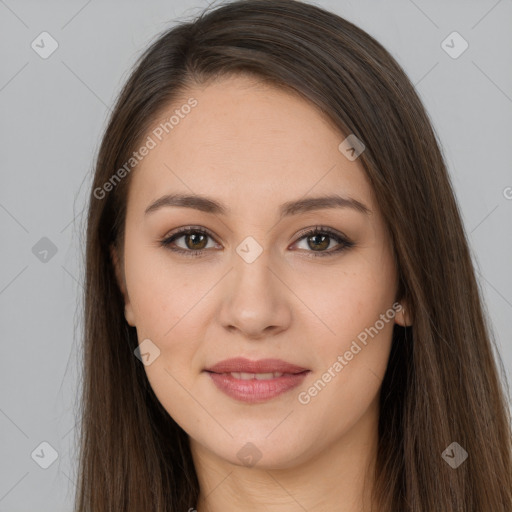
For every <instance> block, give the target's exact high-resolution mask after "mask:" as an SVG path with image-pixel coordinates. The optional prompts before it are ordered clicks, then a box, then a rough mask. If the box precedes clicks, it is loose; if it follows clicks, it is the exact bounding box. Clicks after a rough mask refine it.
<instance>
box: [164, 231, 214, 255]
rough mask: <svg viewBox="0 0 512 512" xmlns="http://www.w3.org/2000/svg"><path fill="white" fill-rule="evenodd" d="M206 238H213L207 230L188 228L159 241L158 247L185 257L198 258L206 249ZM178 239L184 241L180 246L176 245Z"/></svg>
mask: <svg viewBox="0 0 512 512" xmlns="http://www.w3.org/2000/svg"><path fill="white" fill-rule="evenodd" d="M208 238H213V236H212V235H211V234H210V233H209V232H208V231H207V230H205V229H203V228H199V227H198V228H195V227H193V226H188V227H187V228H184V229H181V230H179V231H177V232H175V233H173V234H172V235H170V236H168V237H166V238H164V239H163V240H161V241H160V245H162V246H163V247H167V248H168V249H170V250H171V251H174V252H177V253H180V254H184V255H185V256H200V255H201V254H203V252H204V250H205V249H207V248H208V241H207V239H208ZM180 239H183V240H184V242H183V243H184V245H182V246H180V245H178V244H176V241H177V240H180ZM173 245H174V246H173Z"/></svg>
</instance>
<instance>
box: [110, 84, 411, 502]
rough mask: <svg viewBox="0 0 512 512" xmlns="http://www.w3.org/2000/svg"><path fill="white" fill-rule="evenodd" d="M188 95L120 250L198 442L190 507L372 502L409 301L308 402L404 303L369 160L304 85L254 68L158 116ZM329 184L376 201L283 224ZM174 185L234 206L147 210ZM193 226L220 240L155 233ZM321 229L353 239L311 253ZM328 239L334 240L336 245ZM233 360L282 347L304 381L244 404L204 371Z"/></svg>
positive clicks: (164, 396) (175, 413)
mask: <svg viewBox="0 0 512 512" xmlns="http://www.w3.org/2000/svg"><path fill="white" fill-rule="evenodd" d="M189 97H194V98H196V99H197V101H198V105H197V106H196V107H195V108H194V109H193V110H192V111H191V112H190V113H189V114H188V115H187V116H186V117H185V118H184V119H182V120H180V123H179V124H178V125H177V126H175V127H174V129H173V130H172V131H171V132H170V133H169V134H168V135H167V136H166V137H164V138H163V140H162V141H161V142H160V143H159V144H158V145H157V146H156V147H155V148H154V149H152V150H151V151H150V152H149V154H148V155H147V156H146V157H145V158H144V159H143V160H142V161H141V162H140V163H139V164H138V165H137V167H136V169H135V170H134V171H133V175H132V179H133V181H132V183H131V184H130V190H129V194H128V206H127V217H126V231H125V245H124V254H123V255H119V254H117V253H116V252H115V251H114V250H113V251H112V257H113V259H114V263H115V265H116V271H117V277H118V281H119V284H120V287H121V289H122V291H123V294H124V297H125V316H126V320H127V322H128V323H129V324H130V325H132V326H135V327H136V329H137V334H138V338H139V343H140V342H142V341H143V340H145V339H146V338H149V339H150V340H151V341H152V343H154V344H155V345H156V346H157V347H158V348H159V350H160V355H159V356H158V357H157V358H156V359H155V360H154V362H152V363H151V364H150V365H148V366H145V370H146V374H147V377H148V379H149V382H150V384H151V386H152V388H153V390H154V391H155V394H156V396H157V397H158V399H159V400H160V401H161V403H162V405H163V406H164V407H165V409H166V410H167V411H168V412H169V414H170V415H171V416H172V417H173V418H174V419H175V420H176V421H177V423H178V424H180V426H181V427H182V428H183V429H184V430H185V431H186V432H187V434H188V435H189V438H190V445H191V450H192V454H193V458H194V463H195V466H196V471H197V474H198V478H199V482H200V486H201V496H200V501H199V504H194V503H191V504H190V506H191V507H195V506H197V510H198V511H199V512H207V511H209V512H211V511H213V512H218V511H222V512H226V511H235V510H247V511H261V510H269V509H270V508H269V507H271V509H272V510H273V511H277V512H280V511H287V512H288V511H292V510H293V511H295V510H304V509H305V510H308V511H309V512H322V511H328V510H329V511H332V510H337V511H341V512H352V511H358V512H360V511H361V510H367V509H368V507H369V491H370V489H371V485H372V479H371V477H369V476H368V477H367V479H366V487H365V486H364V483H365V475H366V473H365V472H366V471H367V470H369V471H370V470H372V469H373V464H374V458H375V454H376V448H377V421H378V415H379V407H378V398H379V391H380V386H381V381H382V378H383V376H384V373H385V370H386V366H387V362H388V357H389V352H390V348H391V335H392V329H393V322H396V323H399V324H401V325H406V324H407V325H408V324H409V323H408V318H407V317H406V316H404V312H403V311H402V312H400V313H398V314H397V315H396V316H395V317H394V319H392V320H391V321H389V322H388V323H386V324H385V327H384V328H383V329H381V330H380V331H379V333H378V335H376V336H374V337H373V339H372V338H370V341H369V342H368V344H367V345H366V346H365V347H364V348H363V349H362V350H361V351H360V352H359V353H358V354H357V355H356V356H354V358H353V359H352V360H351V361H350V362H348V364H347V365H346V366H345V367H344V368H343V370H342V371H341V372H339V373H337V374H336V376H335V377H334V378H332V380H331V382H329V383H328V384H327V385H326V386H325V387H324V388H323V389H322V390H321V392H319V393H318V394H317V395H316V396H315V397H313V398H311V401H310V402H309V403H308V404H307V405H303V404H301V403H300V402H299V400H298V395H299V393H300V392H301V391H304V390H306V391H307V389H308V388H310V387H311V386H312V385H313V383H314V382H316V381H317V380H318V379H319V378H321V376H322V374H324V373H325V372H326V371H327V370H328V368H330V367H332V366H333V364H334V363H335V362H336V361H337V358H338V356H339V355H343V354H344V353H345V352H346V351H347V350H348V349H349V348H350V346H351V343H352V342H353V340H355V339H356V338H357V336H358V334H359V333H361V332H362V331H364V330H365V328H369V327H370V326H373V325H374V324H375V322H376V321H377V320H378V319H379V315H381V314H383V313H385V312H386V310H389V309H390V308H391V306H392V304H393V303H394V302H395V301H396V300H397V297H396V293H397V285H398V282H397V269H396V268H395V264H394V260H393V248H392V246H391V242H390V237H389V233H388V231H387V229H386V226H385V224H384V221H383V218H382V216H381V213H380V212H379V209H378V205H377V203H376V201H375V198H374V197H373V192H372V189H371V186H370V183H369V181H368V179H367V178H366V175H365V173H364V170H363V167H362V165H361V163H360V161H359V160H358V159H356V160H355V161H349V160H348V159H347V158H345V156H344V155H342V154H341V152H340V151H339V150H338V145H339V144H340V143H341V141H342V140H343V139H344V138H345V136H344V135H343V134H341V133H340V132H339V131H338V130H337V129H336V128H335V127H334V125H333V124H332V123H330V122H329V120H328V119H327V118H326V117H325V116H324V115H322V114H321V113H320V112H319V111H318V110H317V109H316V108H315V107H314V106H312V105H311V104H309V103H308V102H306V101H304V100H303V99H302V98H300V97H298V96H296V95H294V94H291V93H289V92H287V91H285V90H281V89H278V88H275V87H273V86H270V85H265V84H263V83H260V82H259V81H258V80H256V79H254V78H251V77H247V76H237V77H229V78H223V79H218V80H217V81H215V82H212V83H210V84H209V85H207V86H202V87H200V86H197V87H194V88H193V89H191V90H189V91H187V93H186V95H184V96H183V98H180V101H176V102H174V103H173V104H172V105H171V106H169V109H168V111H166V112H164V113H162V119H163V118H168V117H169V116H170V115H172V113H173V111H174V109H176V108H178V107H179V106H180V105H182V104H183V103H185V102H186V100H187V98H189ZM181 100H183V101H181ZM248 120H250V122H248ZM158 122H160V119H159V120H158ZM158 122H157V123H155V125H156V124H158ZM148 133H151V132H148ZM333 192H336V193H338V194H339V195H343V196H350V197H352V198H354V199H357V200H358V201H360V202H361V203H363V204H364V205H366V206H367V207H368V209H369V210H370V211H371V213H370V214H363V213H361V212H358V211H356V210H355V209H352V208H330V209H322V210H317V211H310V212H303V213H299V214H297V215H294V216H290V217H286V218H283V219H282V220H279V217H278V209H279V206H280V205H281V204H282V203H285V202H287V201H293V200H297V199H303V198H304V197H306V196H307V197H313V196H315V197H316V196H322V195H328V194H332V193H333ZM168 193H185V194H189V193H194V194H201V195H207V196H209V197H212V198H214V199H215V200H217V201H218V202H221V203H222V204H223V205H225V207H226V208H228V209H229V214H227V215H221V214H212V213H206V212H202V211H199V210H196V209H193V208H187V207H176V206H172V207H163V208H161V209H158V210H156V211H154V212H152V213H150V214H147V215H145V214H144V211H145V209H146V208H147V207H148V206H149V205H150V204H151V203H152V202H153V201H155V200H156V199H158V198H159V197H161V196H162V195H164V194H168ZM190 225H194V226H200V227H203V228H206V229H208V230H210V231H211V232H212V234H213V236H214V237H213V238H209V237H208V238H207V244H208V245H207V248H206V249H204V251H205V252H204V253H203V255H201V256H199V257H187V256H185V255H181V254H177V253H173V252H172V251H171V249H170V248H169V247H167V248H166V247H162V246H161V245H159V240H161V239H163V238H164V237H166V235H168V234H169V233H171V231H175V230H176V229H177V228H181V227H187V226H190ZM316 225H322V226H327V227H330V228H332V229H333V230H335V231H337V232H340V233H343V234H345V235H346V236H347V237H348V238H349V239H350V240H351V241H352V242H354V244H355V245H354V246H353V247H351V248H347V249H346V250H344V251H342V252H339V253H337V254H334V255H332V256H325V257H321V256H316V257H315V254H318V252H315V250H314V249H315V247H316V246H315V243H314V242H315V241H314V240H313V241H312V243H310V244H308V238H307V237H306V238H304V237H303V236H301V232H302V231H304V229H305V228H310V227H311V228H312V227H314V226H316ZM248 236H251V237H253V238H254V239H255V240H256V241H257V242H258V243H259V245H260V246H261V248H262V250H263V252H262V253H261V255H260V256H259V257H258V258H257V259H256V260H255V261H254V262H252V263H247V262H246V261H245V260H244V259H242V258H241V257H240V256H239V254H238V253H237V252H236V248H237V246H238V245H239V244H240V243H241V242H242V241H243V240H244V239H245V238H246V237H248ZM309 240H310V242H311V237H309ZM327 240H328V242H329V246H328V248H324V249H322V250H323V251H324V252H328V251H330V250H332V249H334V248H336V247H339V245H338V242H337V241H336V239H334V238H330V239H327ZM194 243H195V244H198V242H197V241H195V242H194V241H191V240H190V239H188V245H187V237H186V236H182V237H181V238H180V239H178V240H176V241H175V246H176V245H177V246H178V247H181V248H182V249H184V250H187V249H188V250H189V251H191V252H192V251H194V250H197V249H194V248H195V247H196V246H195V245H194ZM316 243H317V244H318V242H316ZM201 247H203V246H201ZM322 247H323V246H322ZM123 256H124V257H123ZM402 305H403V306H404V307H406V305H405V304H403V303H402ZM237 356H244V357H246V358H248V359H253V360H257V359H261V358H267V357H269V358H280V359H283V360H285V361H288V362H291V363H294V364H297V365H299V366H302V367H304V368H307V369H309V370H310V373H309V374H308V376H307V377H306V380H305V381H304V383H303V384H302V385H301V386H300V387H299V388H296V389H293V390H291V391H288V392H286V393H285V394H283V395H280V396H278V397H276V398H273V399H271V400H269V401H267V402H263V403H253V404H248V403H243V402H239V401H237V400H234V399H232V398H230V397H228V396H227V395H225V394H224V393H222V392H221V391H219V390H218V389H217V388H216V386H215V385H214V384H213V383H212V381H211V379H210V377H209V376H208V374H206V373H205V372H203V369H204V368H206V367H208V366H211V365H213V364H214V363H216V362H219V361H221V360H224V359H227V358H231V357H237ZM247 442H251V443H252V444H253V445H254V446H256V447H257V449H258V450H259V453H260V454H261V458H260V459H259V461H258V462H257V463H256V465H254V466H252V467H250V466H248V465H244V463H243V462H242V461H241V460H240V459H239V458H238V457H237V453H238V451H239V450H240V449H241V448H242V447H243V446H244V445H245V444H246V443H247Z"/></svg>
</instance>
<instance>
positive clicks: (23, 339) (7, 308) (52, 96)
mask: <svg viewBox="0 0 512 512" xmlns="http://www.w3.org/2000/svg"><path fill="white" fill-rule="evenodd" d="M317 3H318V5H321V6H323V7H326V8H328V9H330V10H333V11H335V12H337V13H338V14H340V15H342V16H344V17H346V18H347V19H349V20H350V21H352V22H354V23H356V24H357V25H358V26H360V27H361V28H363V29H364V30H366V31H367V32H369V33H370V34H371V35H373V36H374V37H376V39H377V40H378V41H380V42H381V43H382V44H383V45H384V46H385V47H386V48H387V49H388V50H389V51H390V52H391V53H392V54H393V55H394V56H395V58H396V59H397V60H398V62H399V63H400V64H401V65H402V66H403V67H404V69H405V71H406V72H407V73H408V75H409V76H410V77H411V79H412V81H413V82H414V83H415V84H416V86H417V90H418V92H419V94H420V96H421V98H422V99H423V101H424V103H425V106H426V108H427V110H428V112H429V114H430V116H431V118H432V122H433V124H434V127H435V129H436V131H437V133H438V135H439V137H440V140H441V141H442V146H443V151H444V154H445V157H446V160H447V164H448V167H449V170H450V173H451V176H452V179H453V182H454V186H455V189H456V194H457V198H458V200H459V203H460V206H461V211H462V215H463V219H464V223H465V226H466V230H467V233H468V236H469V241H470V244H471V247H472V251H473V255H474V260H475V264H476V265H477V269H478V272H477V276H478V278H479V281H480V284H481V287H482V290H483V293H484V297H485V299H486V303H487V309H488V314H489V316H490V319H491V321H492V324H493V326H494V329H495V333H496V338H497V343H498V345H499V346H500V347H501V352H502V356H503V360H504V364H505V367H506V371H507V372H508V375H509V378H510V376H511V375H512V344H511V338H512V336H511V335H512V326H511V323H510V318H511V315H512V272H511V269H510V263H511V257H510V254H511V252H512V251H511V249H512V229H511V227H512V222H511V218H512V188H507V187H512V172H511V162H512V159H511V156H512V155H511V153H512V67H511V65H512V58H511V57H512V44H511V43H512V30H511V27H512V0H500V1H496V0H482V1H467V0H465V1H451V2H446V1H428V2H427V1H426V0H414V1H412V0H394V1H387V2H383V1H369V0H365V1H357V2H356V1H346V0H339V1H337V2H335V1H332V0H331V1H326V0H325V1H319V2H317ZM206 5H207V2H204V1H184V0H183V1H169V0H166V1H163V0H159V1H152V2H149V3H148V2H142V1H133V0H132V1H124V2H121V1H118V2H115V1H108V2H107V1H102V2H100V1H98V0H92V1H88V2H87V1H83V0H78V1H69V0H68V1H66V2H64V1H63V0H61V1H48V2H44V3H43V2H40V1H39V2H36V1H27V0H25V1H16V0H5V1H2V0H0V34H1V35H0V38H1V46H0V52H1V66H0V109H1V110H0V119H1V132H0V135H1V140H2V152H1V166H0V169H1V170H0V173H1V188H0V226H1V229H2V235H1V237H2V241H1V245H0V254H1V267H0V315H1V316H0V322H1V323H0V325H1V336H2V338H1V339H2V352H3V357H2V359H1V360H0V375H1V387H0V434H1V447H0V512H2V511H9V512H16V511H24V512H28V511H35V510H38V511H52V512H57V511H70V510H71V509H72V501H73V493H74V481H75V472H74V471H75V460H76V459H75V455H74V442H75V439H74V434H75V432H76V429H74V428H73V427H74V425H75V410H74V407H75V399H76V393H77V385H78V358H77V355H78V351H77V347H78V346H79V343H80V339H79V334H80V325H81V324H80V322H81V320H80V311H79V301H78V298H79V295H80V293H81V291H82V290H81V286H82V284H81V281H82V275H83V274H82V268H83V266H82V257H83V256H82V253H83V247H82V242H83V240H82V238H81V234H80V233H81V229H82V225H83V220H84V218H85V216H84V215H82V212H83V209H84V205H85V203H86V197H87V192H88V189H89V186H90V183H91V169H92V163H93V158H94V156H95V154H96V151H97V149H98V146H99V140H100V136H101V133H102V130H103V128H104V127H105V123H106V117H107V114H108V112H109V108H111V106H112V104H113V101H114V99H115V97H116V94H117V93H118V92H119V90H120V87H121V85H122V83H123V81H124V80H125V79H126V78H127V76H128V72H129V68H130V66H131V65H132V64H133V62H134V60H135V59H136V57H137V56H138V55H139V54H140V53H141V51H142V50H143V49H144V48H145V47H146V46H147V44H148V43H149V42H150V41H151V40H153V39H154V38H155V37H156V36H157V35H158V34H159V33H161V32H162V31H163V30H164V29H166V28H167V27H169V26H170V25H171V24H172V23H173V20H178V19H184V18H187V17H188V16H191V15H195V14H198V13H199V11H200V10H201V9H202V8H203V7H206ZM43 31H47V32H49V33H50V34H51V36H52V37H53V38H54V39H55V40H56V41H57V42H58V45H59V46H58V49H57V50H56V51H55V52H54V53H53V54H52V55H51V56H50V57H49V58H47V59H42V58H41V57H40V56H39V55H38V54H37V53H36V52H35V51H34V50H33V49H32V48H31V43H32V41H34V40H36V42H37V41H38V40H39V41H40V39H36V38H37V37H38V36H39V34H40V33H41V32H43ZM453 31H457V32H459V33H460V34H461V35H462V37H463V38H464V39H465V40H466V41H467V42H468V43H469V47H468V49H467V50H466V51H465V52H464V53H462V55H460V56H459V57H458V58H456V59H454V58H452V57H450V56H449V55H448V54H447V53H446V52H445V50H444V49H443V48H442V46H441V43H442V41H443V40H445V38H446V37H447V36H448V35H449V34H450V33H452V32H453ZM448 41H450V40H448ZM448 44H450V45H451V46H454V49H452V51H454V50H457V49H459V48H461V46H460V44H459V42H457V41H455V42H454V43H453V44H452V43H451V42H448ZM45 47H46V48H48V44H45ZM507 196H508V199H507ZM43 237H47V238H48V239H49V240H51V242H52V244H53V245H54V246H55V249H56V251H57V252H56V253H55V254H54V255H52V252H51V251H50V252H49V253H48V254H46V255H44V253H42V252H38V251H41V250H43V249H44V248H45V247H47V246H48V241H46V240H44V241H42V242H40V239H41V238H43ZM38 243H39V245H36V244H38ZM34 246H36V249H34V250H33V247H34ZM432 249H433V250H435V247H433V248H432ZM41 258H43V259H44V258H46V261H41ZM43 441H46V442H48V443H49V444H50V445H51V446H53V447H54V448H55V450H56V451H57V453H58V458H57V459H56V461H55V462H54V463H53V464H52V465H51V466H50V467H49V468H48V469H46V470H45V469H42V468H41V467H40V466H39V465H38V464H36V462H35V460H39V461H42V459H44V457H48V456H49V453H50V452H49V450H48V449H46V450H45V449H44V447H43V450H45V451H44V454H45V455H44V457H43V456H42V455H41V449H40V448H39V449H38V450H36V454H37V453H39V454H40V457H39V459H38V458H37V456H36V455H34V459H35V460H33V459H32V458H31V454H32V453H33V451H34V450H35V449H36V448H38V447H39V445H40V443H41V442H43Z"/></svg>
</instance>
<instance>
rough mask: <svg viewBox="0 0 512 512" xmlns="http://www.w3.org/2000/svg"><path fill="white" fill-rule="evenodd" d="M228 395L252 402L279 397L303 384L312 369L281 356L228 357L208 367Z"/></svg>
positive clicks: (210, 373)
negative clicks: (288, 361)
mask: <svg viewBox="0 0 512 512" xmlns="http://www.w3.org/2000/svg"><path fill="white" fill-rule="evenodd" d="M205 371H206V372H207V373H208V375H209V376H210V378H211V380H212V381H213V383H214V384H215V386H216V387H217V388H218V389H219V390H220V391H222V392H223V393H225V394H226V395H227V396H229V397H231V398H234V399H235V400H238V401H241V402H248V403H258V402H264V401H267V400H270V399H272V398H275V397H277V396H279V395H281V394H283V393H286V392H287V391H290V390H292V389H293V388H296V387H297V386H299V385H300V384H301V383H302V381H303V380H304V378H305V377H306V375H307V374H308V373H309V370H308V369H306V368H302V367H301V366H297V365H294V364H291V363H287V362H286V361H282V360H280V359H260V360H259V361H250V360H249V359H245V358H242V357H238V358H234V359H227V360H225V361H221V362H220V363H217V364H215V365H214V366H211V367H210V368H207V369H205Z"/></svg>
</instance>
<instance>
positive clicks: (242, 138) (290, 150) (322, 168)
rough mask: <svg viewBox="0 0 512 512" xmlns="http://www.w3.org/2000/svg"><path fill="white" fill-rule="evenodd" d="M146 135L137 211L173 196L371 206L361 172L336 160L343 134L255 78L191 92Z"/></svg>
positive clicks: (134, 193) (136, 177)
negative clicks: (332, 196)
mask: <svg viewBox="0 0 512 512" xmlns="http://www.w3.org/2000/svg"><path fill="white" fill-rule="evenodd" d="M187 105H194V106H193V107H186V106H187ZM147 137H149V138H151V140H152V142H153V144H151V145H152V146H154V147H152V149H150V150H149V151H148V152H147V154H146V156H144V157H143V158H142V160H141V161H140V162H139V163H138V164H137V166H136V168H135V169H134V171H133V176H132V183H131V186H130V192H129V203H131V202H133V203H140V206H141V207H142V205H143V204H144V203H148V202H149V201H151V200H152V199H154V198H155V197H156V196H158V195H161V194H162V193H169V192H173V191H179V192H186V193H190V192H193V193H198V194H199V193H204V194H208V195H215V196H216V197H218V198H219V199H221V200H222V201H226V202H228V203H229V202H232V203H233V202H236V200H238V199H240V197H241V196H243V197H244V198H245V200H246V201H250V200H251V199H252V200H253V201H255V202H260V208H261V206H262V205H261V201H262V200H264V205H269V204H271V203H272V202H273V200H274V199H275V200H276V202H279V203H282V202H284V201H286V200H290V199H296V198H298V197H301V196H304V195H306V194H308V193H314V194H315V195H317V194H320V193H333V192H338V193H341V194H344V195H357V196H358V198H359V199H360V200H361V201H364V202H366V204H368V205H370V204H372V197H371V195H372V194H371V188H370V186H369V182H368V180H367V177H366V174H365V172H364V169H363V168H362V166H361V164H360V162H358V161H357V160H355V161H350V160H348V159H347V158H346V157H345V156H344V155H342V154H341V152H340V150H339V149H338V146H339V145H340V143H341V142H342V141H343V140H344V139H345V135H344V134H342V133H341V132H340V131H339V130H338V129H336V127H335V126H334V125H333V123H332V122H331V121H330V119H329V118H328V117H327V116H326V115H325V114H323V113H321V112H320V111H319V110H318V109H317V108H316V107H315V106H314V105H312V104H311V103H310V102H308V101H306V100H304V99H303V98H301V97H300V96H299V95H298V94H292V93H290V92H289V91H287V90H285V89H282V88H277V87H274V86H272V85H269V84H264V83H261V82H260V81H258V80H257V79H255V78H252V77H244V76H238V77H230V78H224V79H219V80H216V81H214V82H210V83H209V84H208V85H205V86H196V87H194V88H191V89H188V90H187V91H186V92H185V93H183V94H182V95H181V97H180V98H179V99H177V100H175V101H174V102H173V103H172V104H171V105H169V106H168V108H166V109H165V110H164V111H162V112H161V113H160V115H159V116H158V119H156V120H155V122H154V123H153V125H152V127H151V128H150V130H149V131H148V133H147ZM146 140H147V139H146Z"/></svg>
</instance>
